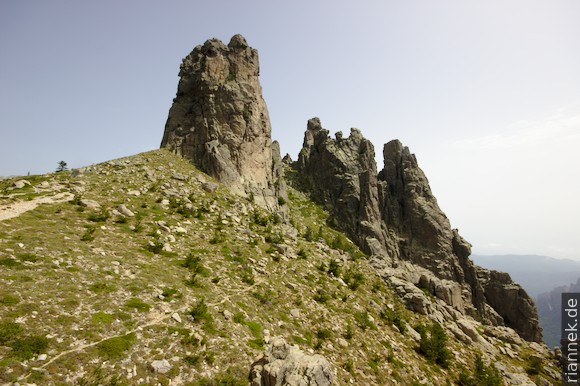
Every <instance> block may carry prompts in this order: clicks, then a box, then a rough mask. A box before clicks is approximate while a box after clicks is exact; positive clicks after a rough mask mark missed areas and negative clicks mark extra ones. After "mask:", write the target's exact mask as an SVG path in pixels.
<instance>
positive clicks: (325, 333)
mask: <svg viewBox="0 0 580 386" xmlns="http://www.w3.org/2000/svg"><path fill="white" fill-rule="evenodd" d="M331 336H332V331H331V330H329V329H328V328H323V329H321V330H318V331H317V332H316V337H317V338H318V339H320V340H327V339H329V338H330V337H331Z"/></svg>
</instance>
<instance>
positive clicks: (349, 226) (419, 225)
mask: <svg viewBox="0 0 580 386" xmlns="http://www.w3.org/2000/svg"><path fill="white" fill-rule="evenodd" d="M383 157H384V168H383V169H382V170H381V171H380V172H379V173H378V174H377V167H376V163H375V153H374V147H373V145H372V143H370V141H368V140H367V139H365V138H364V137H363V136H362V134H361V132H360V131H359V130H358V129H351V133H350V136H349V137H348V138H344V137H343V135H342V133H340V132H339V133H337V134H336V137H335V138H334V139H333V138H331V137H330V136H329V132H328V130H326V129H323V128H322V125H321V123H320V119H318V118H313V119H310V120H309V121H308V125H307V130H306V133H305V135H304V147H303V148H302V150H301V151H300V156H299V159H298V161H297V162H296V167H297V168H298V170H299V171H300V175H301V177H302V179H303V182H304V184H305V186H306V187H307V189H308V190H309V191H310V192H311V194H312V197H313V198H314V199H315V200H316V201H318V202H319V203H321V204H322V205H324V206H325V207H326V208H327V209H328V210H329V212H330V221H331V222H332V223H333V224H334V225H335V226H336V227H338V228H339V229H341V230H343V231H344V232H346V233H347V234H348V235H349V236H350V237H351V238H352V240H353V241H354V242H356V243H357V245H359V247H361V248H362V249H363V250H365V251H366V252H367V253H369V254H371V255H373V256H374V257H375V260H378V261H382V262H384V263H385V264H386V265H390V266H392V267H396V266H398V265H399V263H405V264H407V263H411V264H412V265H413V266H414V267H417V266H418V267H421V268H422V269H424V272H427V273H428V274H424V273H419V272H418V271H417V270H415V271H414V272H413V273H412V274H409V275H408V277H409V278H413V280H414V281H415V282H416V284H418V285H420V286H421V287H422V288H425V289H428V290H430V291H431V292H432V293H433V294H434V295H435V296H437V297H439V298H441V299H442V300H444V301H445V302H446V303H447V304H448V305H449V306H451V307H453V308H454V309H455V310H457V311H459V312H462V313H466V314H469V315H471V316H474V317H477V318H478V319H481V320H483V321H485V322H487V323H490V324H507V325H508V326H510V327H512V328H514V329H515V330H516V331H517V332H518V333H519V334H520V335H521V336H522V337H523V338H524V339H527V340H530V341H539V340H540V339H541V328H540V327H539V322H538V318H537V313H536V310H535V307H534V305H533V302H532V300H531V299H530V297H529V296H528V295H527V294H526V292H525V291H524V290H523V289H522V288H521V287H520V286H519V285H517V284H515V283H513V281H512V280H511V278H510V277H509V275H508V274H503V273H498V272H495V271H488V270H485V269H483V268H480V267H477V266H475V265H474V264H473V262H472V261H471V260H470V259H469V255H470V253H471V245H470V244H469V243H468V242H466V241H465V240H464V239H463V238H462V237H461V236H460V235H459V233H458V232H457V230H454V229H452V228H451V224H450V222H449V219H448V218H447V216H445V213H443V211H442V210H441V209H440V208H439V205H438V204H437V200H436V198H435V196H434V195H433V193H432V192H431V188H430V187H429V181H428V180H427V177H426V176H425V174H424V173H423V171H422V170H421V169H420V168H419V165H418V163H417V159H416V157H415V155H414V154H412V153H411V152H410V151H409V149H408V148H407V147H405V146H403V144H402V143H401V142H399V141H398V140H393V141H390V142H388V143H387V144H385V145H384V147H383ZM405 264H402V265H405ZM413 269H414V268H413ZM399 272H400V271H399ZM403 274H405V273H403Z"/></svg>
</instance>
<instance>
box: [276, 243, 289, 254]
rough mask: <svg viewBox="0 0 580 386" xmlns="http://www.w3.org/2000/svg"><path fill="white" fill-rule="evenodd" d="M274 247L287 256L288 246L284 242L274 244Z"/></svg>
mask: <svg viewBox="0 0 580 386" xmlns="http://www.w3.org/2000/svg"><path fill="white" fill-rule="evenodd" d="M274 248H276V250H277V251H278V253H279V254H281V255H284V256H286V253H288V246H287V245H284V244H274Z"/></svg>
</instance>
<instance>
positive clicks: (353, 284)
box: [343, 269, 365, 291]
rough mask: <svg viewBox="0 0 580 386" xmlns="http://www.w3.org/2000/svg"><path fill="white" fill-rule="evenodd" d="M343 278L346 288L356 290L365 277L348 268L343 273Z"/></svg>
mask: <svg viewBox="0 0 580 386" xmlns="http://www.w3.org/2000/svg"><path fill="white" fill-rule="evenodd" d="M343 280H344V282H345V283H346V284H348V288H350V289H351V290H353V291H356V290H357V289H358V288H359V287H360V286H361V285H362V284H363V283H364V281H365V277H364V275H363V274H362V273H361V272H358V271H355V270H353V269H349V270H348V271H346V273H345V274H344V277H343Z"/></svg>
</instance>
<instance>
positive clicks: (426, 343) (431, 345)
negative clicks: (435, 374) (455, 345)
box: [417, 322, 451, 368]
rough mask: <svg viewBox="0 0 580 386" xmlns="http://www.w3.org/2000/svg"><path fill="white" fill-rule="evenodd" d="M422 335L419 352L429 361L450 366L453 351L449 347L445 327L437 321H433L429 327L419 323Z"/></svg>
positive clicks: (446, 366)
mask: <svg viewBox="0 0 580 386" xmlns="http://www.w3.org/2000/svg"><path fill="white" fill-rule="evenodd" d="M417 330H418V331H419V334H420V335H421V341H420V342H419V353H420V354H422V355H423V356H424V357H425V358H427V360H428V361H430V362H434V363H436V364H438V365H439V366H441V367H443V368H448V367H449V362H450V360H451V351H449V349H448V348H447V339H448V338H447V334H445V330H443V327H441V325H439V323H437V322H433V324H431V325H430V326H429V327H426V326H424V325H419V326H418V327H417Z"/></svg>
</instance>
